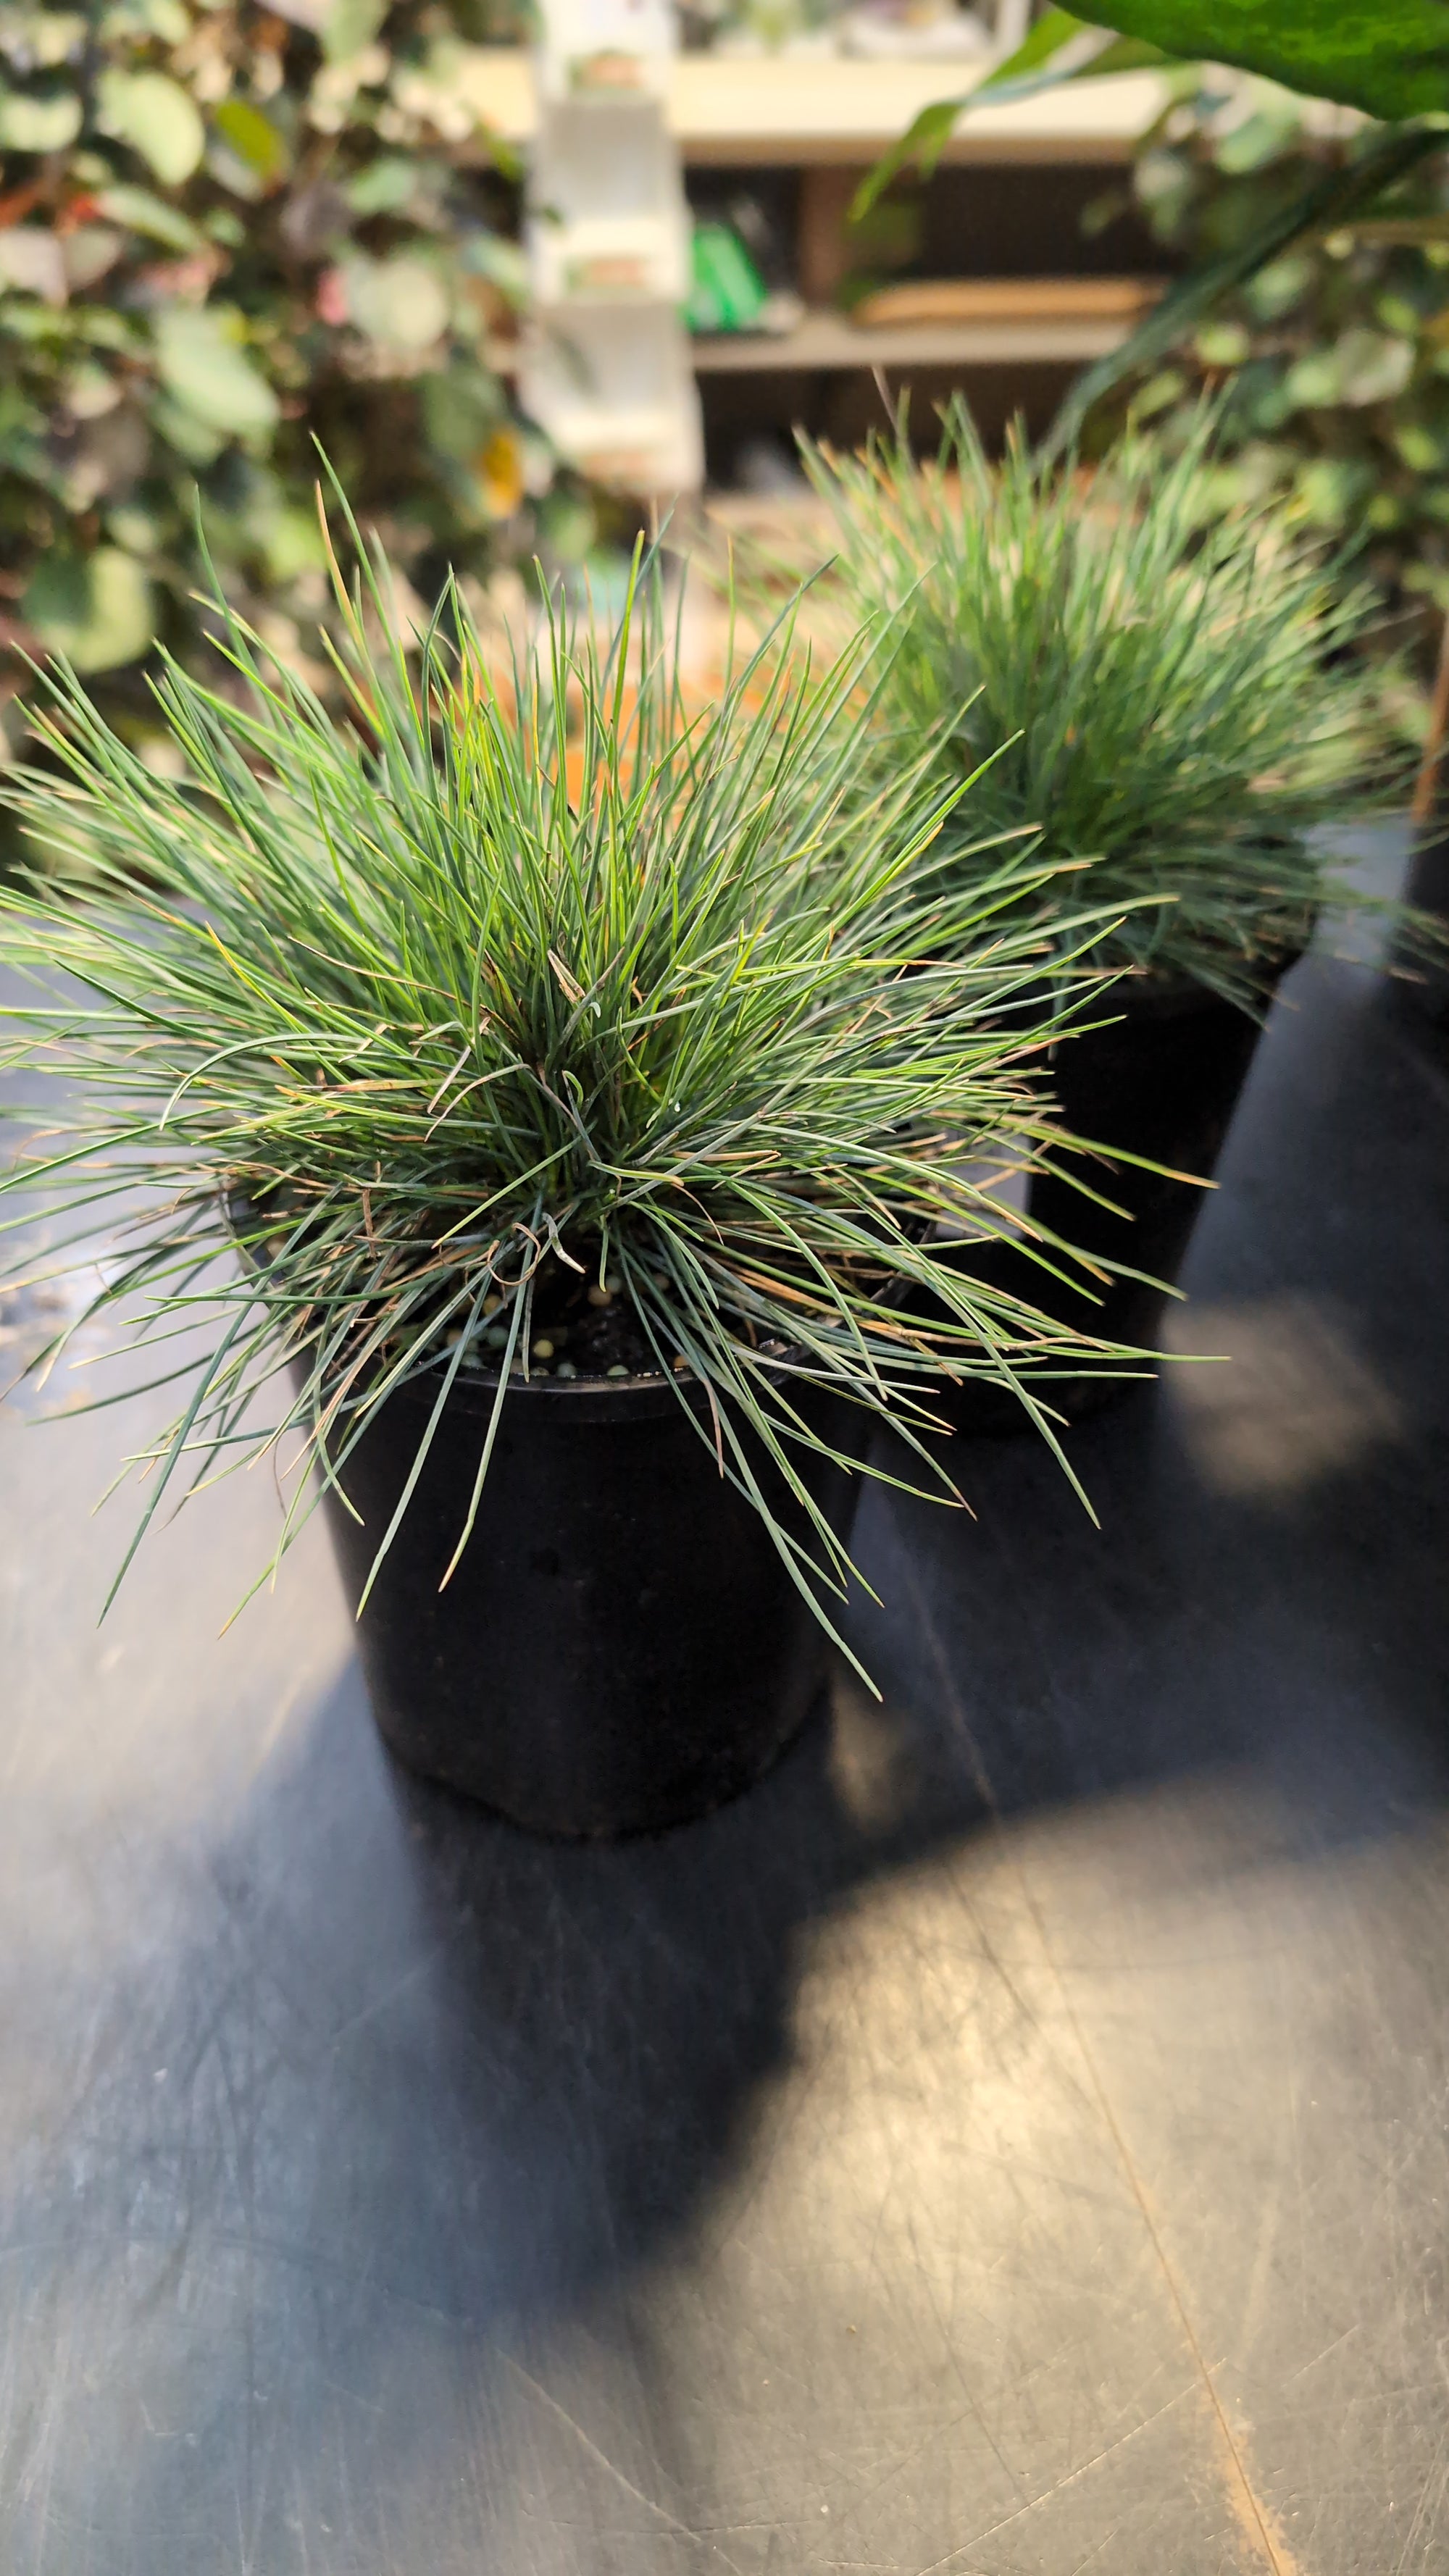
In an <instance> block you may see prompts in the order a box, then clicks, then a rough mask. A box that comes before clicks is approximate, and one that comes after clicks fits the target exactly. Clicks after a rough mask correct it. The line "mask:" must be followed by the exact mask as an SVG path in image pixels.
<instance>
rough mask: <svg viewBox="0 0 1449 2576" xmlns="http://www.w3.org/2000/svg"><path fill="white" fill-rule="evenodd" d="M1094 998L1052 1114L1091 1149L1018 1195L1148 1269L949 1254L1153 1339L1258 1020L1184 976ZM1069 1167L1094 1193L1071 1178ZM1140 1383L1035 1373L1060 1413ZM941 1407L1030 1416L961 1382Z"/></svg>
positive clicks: (1111, 1253) (979, 1418)
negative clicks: (1121, 1272) (1093, 1018)
mask: <svg viewBox="0 0 1449 2576" xmlns="http://www.w3.org/2000/svg"><path fill="white" fill-rule="evenodd" d="M1300 953H1301V952H1300ZM1294 962H1295V960H1294V958H1293V957H1284V958H1283V959H1282V960H1281V962H1280V963H1279V964H1278V966H1277V967H1276V969H1275V970H1274V972H1273V974H1272V975H1271V977H1270V978H1266V979H1265V981H1266V982H1267V983H1268V984H1269V986H1270V989H1276V987H1277V985H1278V983H1279V982H1280V981H1281V978H1282V976H1283V975H1284V974H1285V973H1286V972H1287V970H1288V968H1289V966H1290V965H1292V964H1293V963H1294ZM1104 1007H1105V1008H1106V1009H1107V1010H1110V1011H1111V1012H1112V1013H1113V1014H1114V1016H1113V1018H1112V1020H1111V1021H1110V1023H1108V1024H1107V1025H1105V1026H1103V1027H1100V1028H1092V1029H1088V1030H1087V1031H1086V1032H1085V1033H1084V1034H1083V1035H1082V1036H1080V1037H1071V1038H1066V1039H1064V1040H1063V1041H1062V1042H1061V1044H1060V1045H1059V1046H1058V1047H1057V1048H1056V1049H1055V1050H1054V1052H1053V1057H1052V1083H1053V1089H1054V1091H1055V1095H1056V1105H1057V1108H1058V1111H1059V1113H1060V1119H1061V1124H1062V1126H1063V1127H1064V1128H1065V1129H1066V1130H1067V1131H1068V1132H1069V1133H1070V1134H1071V1135H1073V1136H1080V1137H1082V1138H1084V1139H1088V1140H1090V1143H1091V1144H1092V1146H1094V1147H1096V1148H1097V1149H1099V1150H1097V1151H1095V1152H1083V1153H1081V1154H1073V1153H1070V1152H1063V1151H1058V1152H1057V1153H1056V1154H1055V1155H1054V1157H1053V1159H1054V1162H1055V1164H1056V1166H1057V1170H1056V1172H1054V1173H1038V1174H1036V1175H1035V1176H1034V1177H1033V1179H1032V1181H1031V1184H1030V1189H1029V1193H1028V1199H1027V1208H1028V1212H1029V1214H1030V1215H1031V1216H1033V1217H1034V1218H1035V1219H1036V1220H1037V1221H1038V1222H1039V1223H1040V1224H1041V1225H1043V1226H1044V1227H1046V1228H1048V1229H1049V1230H1050V1231H1051V1232H1052V1233H1053V1234H1056V1235H1059V1236H1060V1237H1061V1238H1062V1239H1063V1241H1064V1242H1067V1243H1070V1244H1073V1245H1075V1246H1076V1247H1077V1248H1078V1249H1079V1250H1080V1251H1082V1252H1083V1253H1085V1254H1086V1255H1087V1256H1088V1257H1089V1259H1092V1260H1096V1261H1100V1262H1102V1263H1104V1264H1106V1263H1118V1264H1123V1265H1126V1266H1127V1267H1129V1268H1130V1269H1131V1270H1133V1271H1138V1272H1142V1273H1144V1274H1145V1276H1143V1277H1141V1278H1125V1277H1120V1276H1117V1275H1116V1274H1115V1273H1113V1274H1109V1275H1108V1276H1106V1277H1098V1278H1092V1277H1091V1276H1089V1275H1088V1274H1086V1273H1084V1272H1082V1271H1080V1270H1079V1269H1078V1267H1077V1265H1076V1264H1074V1263H1072V1262H1071V1261H1069V1260H1066V1259H1063V1260H1062V1261H1061V1263H1060V1267H1061V1269H1062V1270H1063V1271H1064V1272H1065V1273H1066V1274H1067V1276H1066V1277H1065V1278H1058V1277H1055V1276H1054V1275H1053V1274H1052V1272H1050V1271H1048V1270H1045V1269H1043V1268H1042V1267H1041V1265H1040V1263H1038V1262H1036V1261H1033V1260H1030V1259H1028V1258H1027V1257H1026V1256H1025V1255H1023V1254H1022V1253H1020V1252H1018V1251H1015V1250H1013V1249H1011V1248H1004V1249H1003V1250H1001V1251H1000V1252H998V1251H997V1250H996V1249H995V1248H994V1247H991V1248H988V1249H987V1250H986V1251H984V1252H983V1250H982V1249H981V1247H980V1246H979V1245H973V1246H971V1247H970V1248H969V1249H967V1250H963V1251H962V1253H961V1254H960V1256H959V1258H960V1261H961V1264H962V1266H963V1268H969V1269H970V1270H971V1272H972V1273H973V1275H975V1276H977V1277H982V1278H987V1277H989V1278H990V1279H991V1280H992V1282H993V1283H994V1284H996V1285H998V1286H1010V1287H1011V1288H1012V1289H1013V1290H1015V1292H1016V1293H1017V1294H1018V1295H1020V1296H1021V1297H1023V1298H1025V1299H1026V1300H1027V1302H1028V1303H1030V1304H1031V1305H1033V1306H1036V1307H1038V1308H1039V1309H1040V1310H1041V1311H1042V1312H1043V1313H1045V1314H1048V1315H1050V1316H1051V1317H1052V1319H1053V1321H1055V1322H1057V1323H1062V1324H1069V1325H1072V1326H1073V1327H1075V1328H1076V1329H1077V1330H1078V1331H1080V1332H1084V1333H1091V1334H1095V1335H1096V1336H1097V1337H1098V1338H1099V1339H1101V1340H1103V1341H1109V1342H1118V1343H1125V1344H1128V1345H1130V1346H1131V1347H1133V1348H1134V1349H1137V1350H1145V1351H1155V1350H1158V1349H1160V1347H1161V1340H1162V1324H1163V1312H1164V1309H1165V1307H1166V1305H1167V1303H1168V1300H1169V1296H1170V1293H1171V1289H1172V1287H1173V1286H1174V1285H1175V1283H1176V1280H1177V1277H1178V1274H1179V1272H1180V1271H1181V1269H1182V1265H1183V1262H1184V1260H1185V1258H1186V1255H1187V1249H1188V1245H1189V1244H1190V1242H1191V1240H1192V1234H1193V1229H1194V1227H1195V1225H1196V1224H1197V1221H1198V1218H1199V1216H1200V1214H1201V1212H1202V1208H1203V1204H1204V1201H1205V1197H1206V1192H1205V1191H1204V1189H1203V1188H1202V1186H1201V1184H1202V1183H1203V1182H1205V1181H1211V1179H1212V1178H1213V1175H1214V1173H1215V1171H1216V1169H1217V1165H1218V1161H1219V1158H1220V1156H1221V1154H1222V1150H1223V1146H1224V1144H1225V1142H1226V1140H1227V1134H1228V1129H1229V1127H1230V1126H1231V1124H1232V1118H1233V1112H1234V1110H1235V1109H1236V1107H1237V1104H1238V1100H1239V1097H1240V1095H1241V1093H1242V1089H1243V1085H1244V1083H1245V1082H1246V1080H1247V1077H1248V1072H1249V1068H1250V1066H1251V1064H1252V1061H1253V1056H1254V1054H1255V1052H1256V1049H1257V1045H1258V1040H1259V1038H1260V1037H1261V1035H1262V1025H1261V1022H1260V1021H1259V1020H1258V1019H1256V1018H1254V1017H1253V1016H1252V1015H1251V1014H1250V1013H1249V1012H1247V1011H1244V1010H1240V1009H1239V1008H1238V1006H1237V1005H1236V1004H1235V1003H1232V1002H1227V1001H1224V1000H1222V999H1221V998H1220V997H1219V996H1218V995H1216V994H1214V993H1211V992H1208V991H1207V990H1206V989H1205V988H1204V987H1203V986H1202V985H1200V984H1195V983H1190V982H1188V981H1187V980H1186V979H1185V978H1184V979H1182V980H1173V981H1171V982H1169V981H1168V980H1167V979H1166V978H1165V977H1164V978H1159V979H1156V980H1151V979H1148V980H1144V981H1143V982H1142V983H1141V984H1138V985H1132V986H1128V987H1126V988H1123V989H1119V990H1117V991H1114V992H1112V993H1110V994H1109V995H1108V996H1107V997H1106V1001H1105V1005H1104ZM1114 1152H1115V1153H1120V1154H1130V1155H1134V1156H1138V1155H1140V1156H1142V1157H1143V1158H1144V1160H1146V1161H1148V1162H1151V1163H1156V1164H1161V1165H1163V1166H1165V1169H1163V1170H1161V1171H1143V1170H1140V1169H1139V1168H1138V1166H1137V1165H1136V1163H1135V1162H1115V1161H1113V1160H1112V1159H1111V1157H1112V1155H1113V1153H1114ZM1073 1175H1076V1176H1079V1177H1080V1179H1081V1180H1082V1181H1083V1182H1084V1183H1085V1185H1086V1189H1087V1190H1089V1191H1092V1192H1094V1193H1095V1194H1096V1195H1095V1196H1094V1197H1088V1196H1086V1195H1085V1194H1084V1192H1083V1191H1082V1190H1079V1189H1077V1188H1074V1187H1073V1185H1072V1176H1073ZM1179 1175H1181V1176H1183V1177H1178V1176H1179ZM1189 1176H1190V1177H1189ZM1103 1200H1107V1201H1110V1202H1111V1205H1110V1206H1104V1205H1102V1204H1101V1202H1102V1201H1103ZM1078 1283H1079V1284H1078ZM1123 1365H1124V1366H1126V1365H1128V1364H1125V1363H1124V1364H1123ZM1139 1383H1140V1379H1139V1378H1137V1377H1134V1376H1132V1375H1122V1374H1120V1373H1118V1372H1111V1373H1109V1372H1108V1371H1107V1369H1106V1368H1105V1366H1104V1367H1103V1368H1102V1369H1101V1370H1099V1371H1092V1370H1091V1369H1090V1368H1088V1369H1087V1370H1086V1372H1085V1373H1084V1374H1083V1375H1081V1376H1080V1377H1072V1378H1061V1379H1054V1380H1052V1381H1050V1382H1048V1383H1044V1384H1043V1385H1042V1387H1041V1389H1040V1392H1041V1396H1042V1399H1043V1401H1044V1402H1045V1403H1047V1404H1049V1405H1050V1406H1051V1407H1052V1408H1053V1409H1054V1410H1055V1411H1056V1412H1058V1413H1062V1414H1065V1415H1066V1416H1067V1417H1068V1418H1069V1419H1071V1420H1078V1419H1080V1418H1081V1417H1082V1416H1083V1415H1085V1414H1088V1413H1092V1412H1095V1411H1097V1410H1099V1409H1100V1408H1101V1407H1102V1406H1103V1405H1105V1404H1109V1403H1111V1402H1112V1401H1113V1400H1114V1399H1115V1398H1119V1397H1121V1396H1123V1395H1125V1394H1127V1393H1129V1392H1130V1391H1131V1389H1132V1387H1133V1386H1134V1385H1136V1384H1139ZM951 1410H952V1412H953V1415H954V1418H955V1421H956V1425H957V1428H958V1429H961V1430H977V1431H1010V1430H1017V1429H1025V1428H1026V1427H1027V1422H1028V1417H1027V1415H1026V1413H1025V1411H1024V1410H1023V1408H1022V1407H1021V1406H1020V1405H1019V1404H1018V1403H1016V1402H1015V1400H1014V1399H1012V1398H1011V1397H1009V1396H1005V1395H1003V1394H1002V1393H1000V1392H999V1391H998V1390H997V1389H996V1388H994V1387H990V1386H986V1385H981V1384H976V1383H972V1384H970V1385H967V1386H965V1387H963V1388H962V1389H961V1390H960V1392H959V1393H958V1394H957V1395H956V1396H955V1397H954V1398H953V1399H952V1405H951Z"/></svg>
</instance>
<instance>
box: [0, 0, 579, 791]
mask: <svg viewBox="0 0 1449 2576" xmlns="http://www.w3.org/2000/svg"><path fill="white" fill-rule="evenodd" d="M281 5H282V7H283V8H284V10H285V14H279V11H278V10H272V9H265V8H259V7H255V6H251V5H248V0H113V4H112V5H101V6H98V5H95V0H92V5H91V6H90V7H89V8H88V9H87V10H85V11H82V10H81V9H73V10H68V9H63V8H55V7H48V6H29V5H19V6H17V5H13V0H11V4H10V5H0V725H5V724H6V723H7V714H6V705H5V702H6V701H7V700H11V699H13V698H14V696H15V694H16V692H17V691H19V690H21V689H23V687H24V686H25V684H26V680H27V674H26V670H25V665H24V661H23V659H22V656H23V655H24V654H25V653H27V652H28V653H31V654H36V655H39V654H43V653H45V652H48V651H54V650H56V649H64V650H65V651H67V652H68V653H69V654H70V656H71V658H72V660H73V661H74V663H75V664H76V666H77V668H78V669H79V670H80V671H81V672H82V673H83V674H85V675H86V676H87V678H88V679H89V681H90V683H91V686H92V688H93V691H94V693H95V694H96V695H97V696H98V697H100V698H101V699H102V700H103V701H105V702H106V705H107V711H108V713H109V714H110V715H111V717H112V720H113V721H115V722H118V723H119V724H120V725H121V726H122V727H123V729H125V730H128V731H129V732H130V733H131V735H132V738H144V737H145V736H146V735H147V733H148V729H149V728H150V727H151V725H152V719H151V715H150V710H149V699H148V696H147V693H146V691H145V688H144V686H143V680H142V657H143V656H144V654H145V652H146V649H147V647H148V645H149V643H150V642H151V640H152V638H153V637H154V636H161V637H163V638H164V639H165V640H166V642H167V643H168V644H170V645H171V647H172V648H173V649H174V650H176V651H178V652H180V653H181V654H183V655H184V656H189V655H190V654H191V653H192V652H193V651H194V650H195V647H196V643H197V639H198V637H199V636H200V634H201V632H202V624H203V618H204V615H205V612H204V611H203V610H201V609H200V608H198V606H197V605H196V603H195V600H194V598H193V593H194V591H195V590H196V588H197V587H198V584H199V582H200V581H201V579H202V565H201V561H200V555H199V550H198V545H197V538H196V519H195V512H196V493H197V487H198V485H199V487H200V492H201V497H202V504H203V509H204V514H205V526H206V534H207V540H208V542H209V545H210V547H211V550H212V553H213V556H214V559H215V562H216V567H217V571H218V573H219V575H220V578H221V581H222V583H223V585H224V587H225V589H226V591H227V594H228V596H229V597H230V599H231V600H232V601H233V602H234V603H235V605H236V606H237V607H238V608H239V609H240V610H241V611H242V613H243V614H244V615H246V616H248V617H249V618H250V619H251V621H252V622H253V623H254V624H255V626H256V627H257V628H258V630H259V632H260V633H261V635H262V636H263V637H264V638H265V639H266V641H267V644H268V646H269V647H270V648H271V649H272V650H273V651H274V652H275V653H276V654H277V656H278V657H279V658H281V659H285V660H288V661H290V662H291V663H292V664H293V665H294V666H295V667H302V668H305V669H306V671H307V673H308V676H309V677H312V678H313V679H314V680H316V681H317V682H318V683H319V684H321V685H324V686H325V685H326V681H327V666H326V664H325V663H324V662H322V661H321V659H320V656H319V655H318V652H317V646H316V642H315V631H316V626H317V622H318V619H319V617H320V616H321V615H323V614H324V613H325V610H326V606H327V590H326V583H325V578H324V571H323V557H322V549H321V544H320V539H319V535H318V527H317V517H316V509H315V504H314V497H313V492H314V483H315V478H316V472H317V458H316V452H315V448H314V446H313V439H314V437H320V439H321V440H322V441H323V443H324V445H325V447H326V450H327V453H328V455H329V456H330V458H331V460H332V462H333V464H334V465H335V467H336V469H337V471H338V473H339V475H340V476H341V478H342V480H343V482H344V484H345V485H346V487H347V489H348V492H349V494H350V496H351V498H352V500H353V502H354V505H355V507H356V508H357V510H358V512H359V514H360V515H361V517H362V518H363V520H364V521H365V522H371V523H373V524H375V525H376V526H377V527H378V529H379V531H380V533H381V534H382V536H383V538H384V540H385V542H386V544H387V546H388V548H389V550H390V551H391V553H392V555H393V558H394V560H395V561H396V562H397V563H399V564H400V565H401V566H402V567H403V568H404V571H405V574H406V576H407V578H408V579H409V580H410V581H411V582H412V584H413V585H414V587H415V589H416V590H417V591H418V593H419V595H420V596H421V597H422V598H423V599H424V600H428V601H430V600H431V597H432V595H434V593H435V591H436V589H437V587H438V583H439V579H440V575H441V571H442V568H443V566H444V565H445V563H447V562H449V561H452V562H454V563H456V564H457V565H458V567H459V569H460V571H461V572H462V573H464V574H465V575H470V574H471V575H475V576H486V575H487V573H488V572H489V571H490V569H491V568H492V567H493V566H494V565H495V564H496V563H498V562H500V561H506V560H508V559H510V558H512V557H514V556H516V555H518V554H523V553H528V552H531V551H532V550H533V549H534V547H535V546H538V545H542V547H543V549H544V551H545V552H548V551H550V550H554V551H557V552H559V553H560V554H563V555H567V554H570V553H573V552H577V551H581V550H582V549H584V548H586V547H587V545H588V544H589V542H590V541H591V537H592V521H591V517H590V513H589V509H588V505H587V502H586V500H585V499H584V497H583V496H582V495H581V494H579V493H578V492H577V491H575V490H573V489H571V488H570V487H569V486H568V485H567V483H559V482H558V481H557V480H556V478H555V476H554V472H553V466H552V460H551V458H550V456H549V455H548V453H547V451H546V450H545V448H544V446H543V444H542V442H541V441H540V440H538V438H537V437H536V436H535V435H534V434H532V433H530V432H528V431H526V430H525V429H523V428H522V427H520V425H519V423H518V422H517V420H516V418H515V416H514V414H513V412H512V409H511V405H510V402H509V398H508V394H507V391H506V388H505V385H504V383H503V382H502V380H501V379H500V376H499V375H498V373H497V372H496V364H495V361H496V358H497V355H498V342H499V339H500V337H501V336H503V335H506V334H507V333H508V332H509V331H510V329H511V326H512V317H513V313H514V309H515V307H516V305H517V303H518V301H519V298H520V295H521V292H522V272H521V265H520V259H519V254H518V251H517V249H516V247H515V244H514V242H513V241H512V240H511V239H510V238H509V237H508V227H509V225H510V223H511V218H512V198H511V181H512V175H513V174H512V173H511V171H510V168H509V164H508V161H507V156H506V155H505V154H504V153H503V152H502V151H501V150H500V149H499V148H498V147H497V146H496V145H495V144H494V143H493V142H492V141H491V140H490V135H489V95H490V85H491V80H492V71H491V64H490V57H489V55H488V52H487V51H486V48H485V45H484V43H483V41H482V40H483V39H485V38H486V39H490V40H498V39H501V38H506V37H513V36H515V35H516V34H517V33H518V32H519V31H518V29H517V27H516V26H515V25H513V24H510V23H509V22H508V21H507V20H506V18H504V17H503V16H501V15H500V14H498V10H497V8H495V7H494V5H493V0H474V5H473V9H472V12H471V14H470V8H469V6H468V5H467V0H464V5H461V6H459V5H454V6H450V7H449V8H448V9H447V10H442V9H439V8H437V7H433V6H420V5H416V0H409V5H404V6H399V7H387V6H386V5H385V4H384V0H330V5H329V0H281ZM502 5H504V6H506V5H507V0H502ZM555 522H556V523H557V524H556V525H555V524H554V523H555ZM21 730H22V727H21V724H20V722H19V720H18V716H17V711H16V709H15V707H14V706H13V705H11V706H10V707H9V711H8V733H9V738H10V749H11V752H12V753H13V752H14V751H15V750H16V749H18V747H19V736H20V733H21ZM156 739H157V741H158V743H159V739H160V736H159V729H157V731H156ZM0 748H3V747H0Z"/></svg>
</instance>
